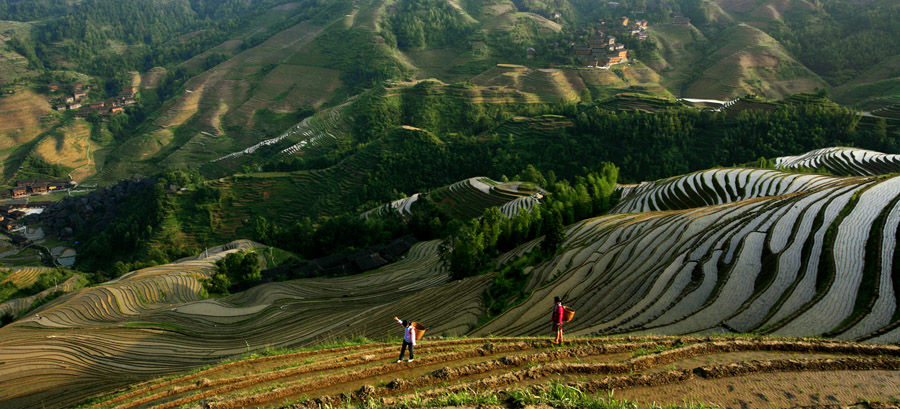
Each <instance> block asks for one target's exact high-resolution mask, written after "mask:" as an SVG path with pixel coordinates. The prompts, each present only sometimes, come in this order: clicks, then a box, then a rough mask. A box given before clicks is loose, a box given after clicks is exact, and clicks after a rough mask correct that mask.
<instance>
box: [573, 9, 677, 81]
mask: <svg viewBox="0 0 900 409" xmlns="http://www.w3.org/2000/svg"><path fill="white" fill-rule="evenodd" d="M614 3H615V2H610V3H609V4H610V5H618V3H615V4H614ZM673 22H674V24H681V25H687V24H690V19H687V18H685V17H684V16H682V15H681V14H676V15H674V16H673ZM647 26H648V22H647V20H635V19H631V18H629V17H628V16H622V17H620V18H619V19H618V20H616V21H614V22H608V21H606V20H599V21H598V22H597V24H596V25H595V26H594V27H591V29H590V30H591V35H590V37H588V39H587V42H586V43H581V44H578V43H572V52H573V53H574V54H575V58H576V59H577V60H578V63H579V64H580V65H581V66H583V67H587V68H600V69H609V68H610V67H612V66H613V65H616V64H623V63H626V62H628V49H626V47H625V44H622V43H620V42H616V36H619V38H620V39H621V38H625V37H634V38H636V39H638V40H641V41H645V40H647V38H648V34H647Z"/></svg>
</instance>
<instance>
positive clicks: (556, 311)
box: [552, 304, 563, 324]
mask: <svg viewBox="0 0 900 409" xmlns="http://www.w3.org/2000/svg"><path fill="white" fill-rule="evenodd" d="M552 319H553V323H554V324H562V322H563V306H562V304H557V305H556V306H555V307H553V318H552Z"/></svg>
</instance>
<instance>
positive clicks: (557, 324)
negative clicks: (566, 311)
mask: <svg viewBox="0 0 900 409" xmlns="http://www.w3.org/2000/svg"><path fill="white" fill-rule="evenodd" d="M551 319H552V320H553V331H556V340H555V341H552V342H553V343H554V344H561V343H562V341H563V338H562V323H563V305H562V300H560V299H559V297H553V316H552V317H551Z"/></svg>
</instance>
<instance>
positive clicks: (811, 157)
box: [775, 147, 900, 176]
mask: <svg viewBox="0 0 900 409" xmlns="http://www.w3.org/2000/svg"><path fill="white" fill-rule="evenodd" d="M775 166H778V167H780V168H785V169H797V168H800V167H803V168H810V169H825V170H828V171H829V172H831V173H834V174H838V175H857V176H869V175H884V174H887V173H895V172H900V155H890V154H884V153H881V152H874V151H869V150H865V149H858V148H843V147H837V148H824V149H817V150H814V151H810V152H807V153H804V154H802V155H797V156H783V157H780V158H775Z"/></svg>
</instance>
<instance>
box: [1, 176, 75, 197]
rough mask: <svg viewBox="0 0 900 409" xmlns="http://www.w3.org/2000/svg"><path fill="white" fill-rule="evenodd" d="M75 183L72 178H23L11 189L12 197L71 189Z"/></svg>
mask: <svg viewBox="0 0 900 409" xmlns="http://www.w3.org/2000/svg"><path fill="white" fill-rule="evenodd" d="M74 185H75V182H74V181H72V179H61V178H58V179H23V180H20V181H18V182H16V186H15V187H13V188H12V189H10V191H11V193H12V197H24V196H28V195H32V194H43V193H47V192H51V191H54V190H63V189H69V188H71V187H73V186H74Z"/></svg>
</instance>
